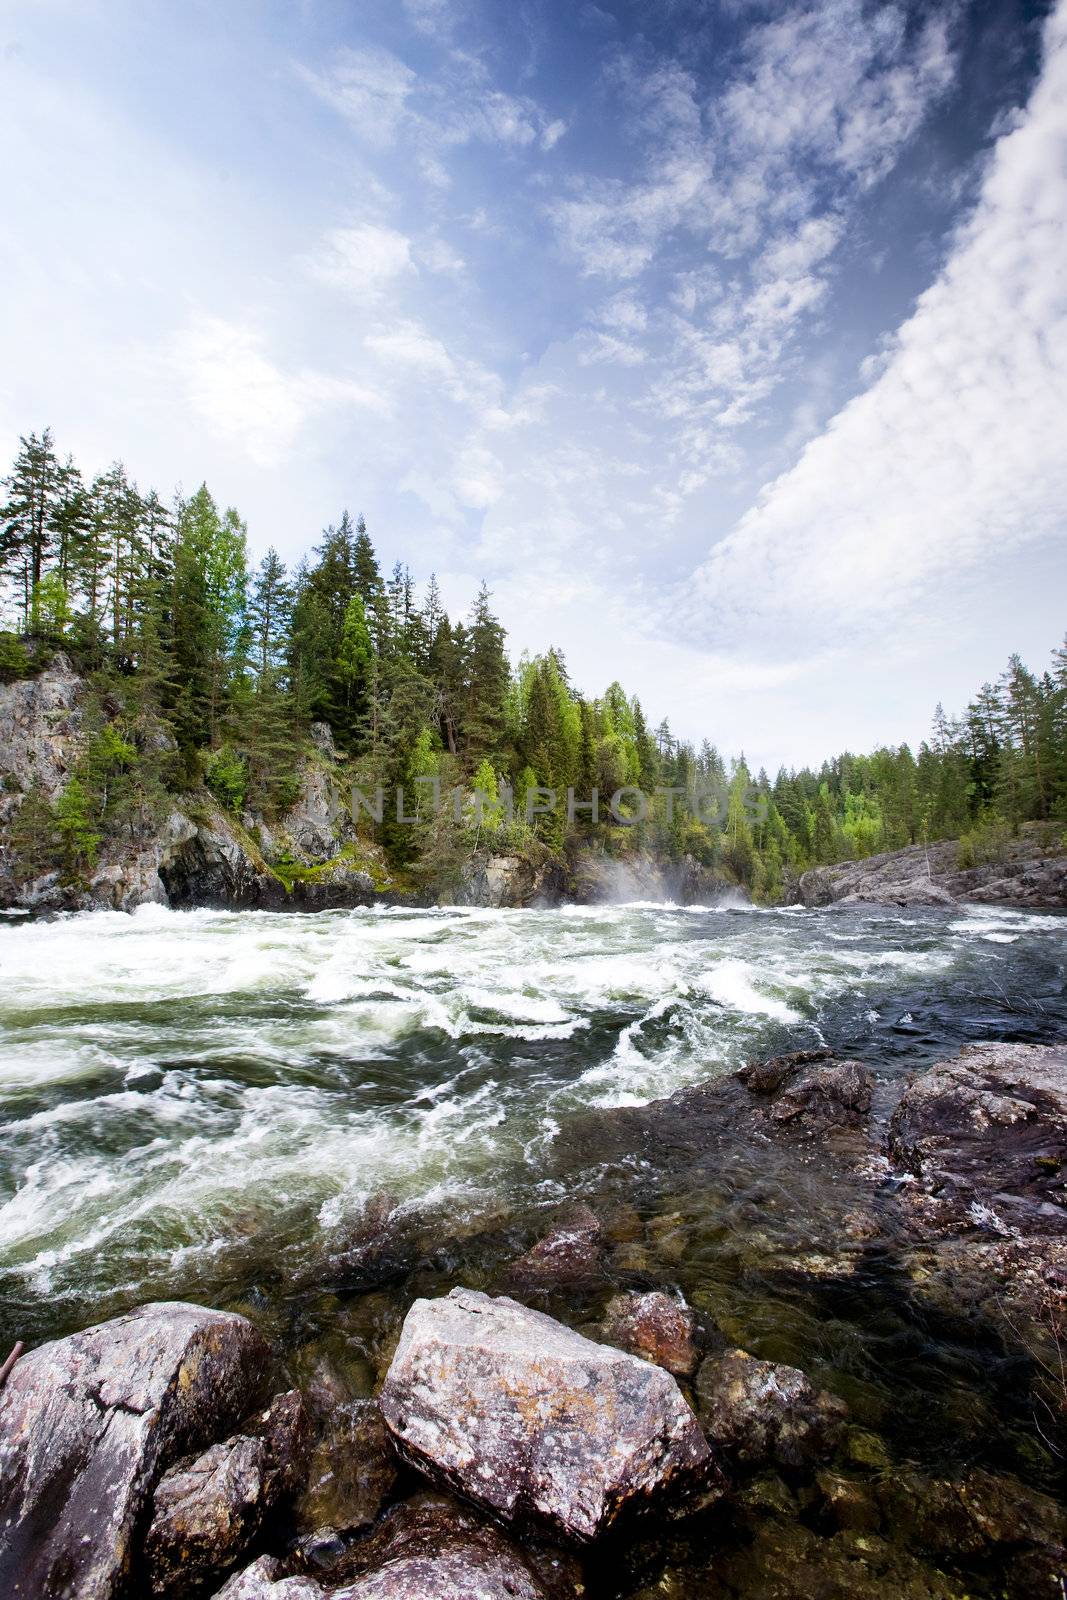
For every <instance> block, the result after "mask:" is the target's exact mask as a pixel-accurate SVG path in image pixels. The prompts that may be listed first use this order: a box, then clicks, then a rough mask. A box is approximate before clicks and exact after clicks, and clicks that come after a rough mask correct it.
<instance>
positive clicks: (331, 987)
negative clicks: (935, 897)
mask: <svg viewBox="0 0 1067 1600" xmlns="http://www.w3.org/2000/svg"><path fill="white" fill-rule="evenodd" d="M1065 932H1067V923H1064V921H1062V920H1061V919H1057V918H1054V917H1038V916H1033V915H1029V914H1021V913H1011V912H1000V911H999V910H998V911H990V910H989V909H988V908H983V909H982V910H981V911H980V912H979V911H977V910H975V911H967V912H964V913H961V914H950V915H949V916H945V915H944V914H940V913H938V914H931V915H930V916H926V915H924V914H922V913H913V914H912V915H910V916H907V917H905V916H898V915H896V914H894V913H893V912H892V911H888V910H885V909H879V908H875V907H871V908H864V909H863V910H862V911H860V910H857V911H856V912H853V913H848V914H844V915H842V914H839V913H835V914H834V915H833V916H832V917H829V918H827V917H822V916H820V914H819V913H817V912H811V911H808V910H804V909H801V908H790V909H788V910H785V911H778V912H772V911H764V910H760V911H754V910H753V909H752V908H748V907H745V908H741V907H735V908H729V907H722V906H718V907H714V908H701V907H693V906H669V905H663V904H660V903H643V902H638V903H633V904H629V905H615V906H603V905H598V906H569V907H564V908H560V909H558V910H543V911H538V910H535V911H489V910H479V909H455V910H452V909H449V910H429V911H427V910H420V911H407V910H404V909H398V908H390V909H383V908H375V909H373V910H362V911H353V912H325V913H320V914H318V915H308V916H278V915H271V914H269V913H240V914H233V913H226V912H214V911H195V912H183V913H178V912H170V911H165V910H162V909H159V908H155V907H152V908H147V909H145V910H143V911H141V912H138V913H137V914H136V915H135V916H133V917H127V916H121V915H118V914H110V913H103V914H97V915H93V916H80V917H70V918H66V919H61V920H59V921H56V922H51V923H30V924H26V923H24V922H17V921H15V920H10V919H9V920H7V921H5V922H4V923H2V924H0V1110H2V1112H3V1125H2V1127H0V1277H2V1274H3V1271H4V1270H6V1271H7V1272H9V1273H11V1274H12V1275H13V1277H14V1280H15V1281H16V1282H17V1284H18V1286H19V1288H18V1292H20V1293H25V1292H26V1291H27V1289H28V1290H29V1291H30V1292H36V1293H40V1294H42V1295H43V1294H52V1295H63V1294H72V1293H75V1292H82V1293H85V1292H87V1291H88V1290H89V1289H91V1287H92V1286H93V1285H94V1284H96V1285H100V1284H105V1283H106V1284H112V1285H114V1284H119V1283H121V1284H123V1285H129V1286H133V1287H136V1288H138V1289H141V1288H150V1289H151V1290H152V1291H153V1292H159V1291H160V1290H167V1291H171V1290H173V1291H176V1292H177V1291H180V1290H181V1289H182V1286H183V1285H186V1286H188V1285H189V1284H190V1283H194V1284H195V1281H196V1275H197V1273H199V1272H201V1271H206V1270H209V1269H210V1268H211V1264H212V1263H225V1261H226V1260H227V1259H228V1252H231V1251H236V1250H239V1249H242V1248H245V1247H248V1248H253V1247H255V1248H256V1249H258V1250H259V1251H260V1252H261V1253H262V1252H264V1251H268V1250H270V1249H272V1248H274V1247H275V1245H276V1244H277V1243H278V1242H279V1241H284V1240H285V1239H291V1238H295V1239H297V1240H302V1239H305V1238H307V1237H309V1235H310V1234H311V1233H313V1232H314V1231H315V1230H322V1229H341V1230H343V1228H344V1227H345V1226H346V1225H347V1223H348V1221H349V1220H350V1219H351V1218H353V1217H354V1216H357V1215H358V1214H359V1212H360V1210H361V1207H362V1206H363V1205H364V1203H365V1202H366V1200H367V1198H368V1197H369V1196H371V1195H372V1194H375V1193H381V1192H382V1191H385V1192H388V1194H389V1195H390V1196H392V1197H393V1198H394V1200H395V1202H396V1203H397V1204H398V1205H400V1206H404V1205H413V1204H416V1203H420V1202H421V1203H425V1202H426V1200H427V1197H428V1196H434V1197H436V1198H437V1199H438V1200H441V1201H444V1200H447V1199H449V1197H451V1201H452V1202H454V1203H455V1204H457V1205H459V1204H462V1203H463V1197H465V1196H469V1195H471V1194H474V1193H477V1194H484V1193H485V1191H486V1189H487V1188H492V1187H493V1186H494V1185H497V1184H501V1183H504V1184H506V1185H514V1184H515V1183H516V1182H517V1181H519V1180H518V1177H517V1175H521V1173H522V1172H523V1171H525V1170H527V1168H528V1165H529V1164H530V1163H533V1164H534V1166H536V1165H537V1163H539V1162H540V1161H541V1160H542V1159H543V1157H544V1154H545V1152H546V1150H547V1148H548V1146H549V1145H550V1142H551V1139H552V1136H553V1132H554V1131H555V1130H556V1129H557V1128H558V1127H559V1126H560V1125H561V1123H562V1122H563V1120H564V1119H565V1118H566V1117H567V1116H568V1115H570V1114H571V1113H573V1112H575V1111H580V1110H582V1109H584V1108H587V1107H589V1106H594V1105H604V1104H611V1105H618V1104H626V1103H639V1102H642V1101H647V1100H650V1099H653V1098H657V1097H659V1096H662V1095H666V1094H669V1093H671V1092H672V1091H673V1090H674V1089H676V1088H678V1087H680V1086H681V1085H683V1084H688V1083H692V1082H694V1081H697V1080H699V1079H701V1078H705V1077H707V1076H709V1075H713V1074H715V1073H717V1072H723V1071H727V1070H729V1069H730V1068H731V1067H733V1066H735V1065H738V1064H739V1063H740V1062H741V1061H742V1060H744V1059H747V1058H751V1057H753V1056H758V1055H761V1054H767V1053H772V1052H773V1051H775V1050H780V1049H788V1048H795V1047H797V1046H800V1045H805V1044H814V1043H819V1042H822V1040H823V1039H824V1037H826V1036H827V1031H828V1029H831V1027H832V1026H836V1027H837V1028H838V1030H840V1027H841V1026H842V1025H843V1024H842V1019H844V1021H845V1022H847V1026H848V1029H849V1030H851V1031H850V1032H849V1034H848V1037H849V1038H850V1039H851V1038H854V1039H855V1040H856V1041H857V1048H860V1049H862V1048H863V1047H864V1041H871V1042H872V1043H875V1044H876V1043H877V1040H878V1039H879V1037H880V1032H879V1030H886V1029H890V1028H891V1027H892V1026H893V1025H894V1019H899V1018H902V1017H903V1016H904V1014H905V1012H907V1013H908V1015H909V1016H910V1015H911V1014H912V1012H913V1010H914V1008H915V1007H916V1006H919V1007H920V1008H921V1004H922V1003H923V999H922V997H923V996H924V995H927V994H929V993H930V992H931V988H932V987H933V988H937V987H938V986H940V987H941V988H944V989H945V992H948V987H949V986H952V985H956V986H957V987H962V989H963V991H964V992H965V993H975V994H980V993H983V992H986V991H987V990H988V991H990V992H995V993H996V995H997V996H998V1004H1000V1003H1001V1000H1000V997H1002V996H1003V995H1004V994H1005V993H1006V986H1008V985H1010V984H1011V982H1012V973H1013V972H1015V971H1016V970H1017V966H1016V965H1013V963H1015V964H1017V963H1019V962H1020V961H1021V960H1022V959H1023V957H1024V956H1025V954H1026V952H1027V951H1028V950H1029V949H1030V948H1031V946H1032V947H1033V948H1034V949H1041V950H1053V949H1054V948H1062V944H1063V936H1064V933H1065ZM991 941H992V942H991ZM1057 941H1058V943H1057ZM913 987H915V988H917V991H918V992H919V995H920V998H919V1000H918V1001H910V1000H909V1004H908V1005H905V1004H904V1003H903V1002H904V996H905V994H909V993H910V990H911V988H913ZM939 992H940V990H939ZM883 1019H885V1020H884V1021H883Z"/></svg>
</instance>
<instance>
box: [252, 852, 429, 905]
mask: <svg viewBox="0 0 1067 1600" xmlns="http://www.w3.org/2000/svg"><path fill="white" fill-rule="evenodd" d="M339 867H340V868H344V869H345V870H346V871H349V872H365V873H366V874H367V876H368V877H369V878H370V880H371V883H372V885H373V886H374V892H375V894H386V893H392V894H410V893H411V888H410V885H409V884H407V883H406V881H403V875H401V874H398V873H396V872H393V873H392V874H389V875H387V874H386V873H385V872H384V871H383V869H382V865H381V862H380V861H379V860H378V858H377V857H376V856H373V855H368V854H367V853H365V852H364V851H363V850H361V849H360V847H359V845H358V844H346V845H345V847H344V849H343V850H342V851H341V852H340V853H339V854H338V855H336V856H331V858H330V859H329V861H320V862H318V863H317V864H316V865H315V866H312V867H309V866H306V865H305V864H304V863H303V862H302V861H295V860H294V859H293V857H292V856H282V857H281V858H280V859H279V860H277V861H275V862H274V863H273V865H272V866H271V867H270V868H269V869H268V870H269V871H271V872H273V874H274V876H275V877H276V878H277V879H278V881H279V883H283V884H284V885H285V887H286V889H287V890H288V891H289V893H290V894H291V893H292V891H293V889H294V887H295V885H296V884H298V883H319V882H321V880H322V879H324V878H328V877H329V876H330V874H331V873H333V872H335V871H336V870H337V869H338V868H339Z"/></svg>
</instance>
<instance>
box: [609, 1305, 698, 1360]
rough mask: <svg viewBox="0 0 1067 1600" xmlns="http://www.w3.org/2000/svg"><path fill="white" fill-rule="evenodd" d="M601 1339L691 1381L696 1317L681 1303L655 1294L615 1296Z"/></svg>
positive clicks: (696, 1356)
mask: <svg viewBox="0 0 1067 1600" xmlns="http://www.w3.org/2000/svg"><path fill="white" fill-rule="evenodd" d="M603 1336H604V1339H605V1340H606V1342H607V1343H608V1344H614V1345H618V1347H619V1349H620V1350H628V1351H629V1352H630V1354H631V1355H635V1356H640V1357H641V1358H642V1360H644V1361H654V1362H655V1364H656V1366H658V1367H665V1368H666V1370H667V1371H668V1372H670V1373H673V1374H674V1376H675V1377H676V1378H691V1377H692V1376H693V1373H694V1372H695V1371H696V1369H697V1366H698V1364H699V1361H700V1352H699V1349H698V1348H697V1319H696V1317H695V1316H694V1314H693V1312H692V1311H690V1309H689V1307H688V1306H687V1305H685V1303H684V1302H683V1301H680V1300H676V1299H675V1298H674V1297H673V1296H672V1295H669V1294H664V1293H662V1292H661V1291H659V1290H653V1291H651V1292H650V1293H648V1294H620V1295H616V1296H615V1298H614V1299H613V1300H610V1301H609V1302H608V1306H607V1310H606V1311H605V1313H604V1323H603Z"/></svg>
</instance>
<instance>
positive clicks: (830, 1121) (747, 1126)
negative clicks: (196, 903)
mask: <svg viewBox="0 0 1067 1600" xmlns="http://www.w3.org/2000/svg"><path fill="white" fill-rule="evenodd" d="M872 1085H873V1080H872V1078H871V1075H870V1073H869V1072H868V1070H867V1068H866V1067H864V1066H863V1065H862V1064H861V1063H859V1062H855V1061H848V1060H839V1059H836V1058H835V1057H834V1056H833V1054H832V1052H831V1051H829V1050H799V1051H794V1052H793V1053H791V1054H789V1055H785V1056H777V1057H775V1058H774V1059H773V1060H771V1061H763V1062H759V1063H757V1064H754V1065H752V1066H749V1067H743V1068H742V1069H741V1070H740V1071H739V1072H734V1073H730V1074H729V1075H728V1076H726V1077H723V1078H713V1079H711V1080H709V1081H708V1082H707V1083H700V1084H696V1085H695V1086H693V1087H692V1088H688V1089H681V1090H679V1091H678V1093H677V1094H673V1095H670V1096H669V1097H668V1098H666V1099H664V1100H653V1101H651V1102H650V1103H649V1104H648V1105H645V1106H620V1107H615V1108H612V1109H611V1110H607V1111H596V1112H587V1113H586V1114H584V1115H582V1116H577V1117H574V1118H572V1119H571V1121H570V1122H569V1123H568V1124H567V1125H566V1126H565V1127H564V1128H563V1130H562V1131H561V1133H560V1135H559V1137H558V1138H557V1140H556V1146H555V1148H556V1154H557V1170H559V1171H561V1172H566V1171H571V1170H573V1169H574V1168H575V1167H577V1166H582V1167H585V1166H591V1165H597V1164H600V1163H602V1162H607V1161H611V1160H613V1159H618V1158H620V1157H623V1156H626V1157H630V1158H634V1157H639V1158H641V1159H644V1160H646V1161H648V1163H649V1164H650V1166H651V1167H652V1168H653V1169H655V1170H671V1169H675V1168H684V1167H686V1166H688V1165H690V1163H693V1162H695V1161H700V1162H705V1163H708V1164H715V1165H717V1164H718V1163H717V1162H715V1157H716V1155H717V1153H718V1152H720V1151H723V1150H729V1151H730V1153H731V1157H734V1156H735V1155H736V1152H737V1150H738V1148H739V1147H743V1146H745V1145H751V1144H752V1143H753V1142H758V1143H759V1144H761V1145H763V1146H767V1145H768V1143H769V1144H770V1145H771V1147H772V1148H774V1147H778V1148H781V1149H783V1150H786V1149H789V1150H798V1151H799V1152H800V1153H801V1155H802V1157H803V1159H804V1160H805V1161H813V1160H815V1159H816V1157H817V1158H818V1160H819V1161H820V1162H821V1163H822V1164H824V1165H826V1164H829V1163H832V1164H835V1165H839V1166H846V1165H847V1166H854V1165H855V1164H856V1163H857V1162H858V1161H860V1160H862V1159H867V1158H868V1157H869V1155H870V1148H869V1138H868V1124H869V1119H870V1110H871V1092H872Z"/></svg>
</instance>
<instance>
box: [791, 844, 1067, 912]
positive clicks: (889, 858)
mask: <svg viewBox="0 0 1067 1600" xmlns="http://www.w3.org/2000/svg"><path fill="white" fill-rule="evenodd" d="M960 856H961V851H960V847H959V845H958V843H957V842H956V841H954V840H940V841H938V842H937V843H936V844H930V845H921V844H916V845H911V846H909V847H908V849H906V850H893V851H891V852H889V853H888V854H886V855H880V856H868V857H867V858H866V859H865V860H863V861H839V862H837V863H836V864H835V865H834V866H830V867H812V869H811V870H810V871H809V872H805V873H804V874H803V876H802V877H801V879H800V882H799V884H798V887H797V895H796V898H797V900H798V902H799V903H800V904H802V905H806V906H828V905H835V904H843V905H857V904H860V903H862V902H864V901H870V902H875V903H878V904H881V905H898V906H927V905H929V906H938V905H957V904H964V903H972V904H978V905H1003V906H1018V907H1020V908H1021V909H1024V910H1025V909H1029V910H1034V911H1040V910H1060V909H1063V908H1065V907H1067V850H1065V849H1064V843H1063V829H1062V827H1060V828H1054V827H1050V826H1047V825H1045V824H1043V823H1036V822H1031V823H1026V824H1024V825H1023V827H1022V828H1020V830H1019V833H1018V834H1017V835H1016V836H1015V837H1014V838H1013V837H1011V836H1010V835H1007V834H1006V835H1005V837H1004V838H1003V839H1002V840H999V841H998V844H997V849H996V852H995V857H994V859H991V860H989V861H986V862H984V863H982V864H981V865H975V866H968V867H963V866H961V865H960Z"/></svg>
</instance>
